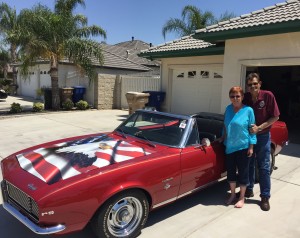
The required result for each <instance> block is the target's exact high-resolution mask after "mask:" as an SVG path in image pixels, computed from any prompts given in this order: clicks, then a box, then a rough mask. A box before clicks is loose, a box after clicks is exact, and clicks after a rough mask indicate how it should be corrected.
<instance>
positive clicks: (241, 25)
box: [140, 0, 300, 58]
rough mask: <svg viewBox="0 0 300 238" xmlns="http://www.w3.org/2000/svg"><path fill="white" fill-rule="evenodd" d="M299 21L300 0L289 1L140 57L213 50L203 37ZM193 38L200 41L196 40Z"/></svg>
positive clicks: (182, 39) (210, 28) (233, 19)
mask: <svg viewBox="0 0 300 238" xmlns="http://www.w3.org/2000/svg"><path fill="white" fill-rule="evenodd" d="M297 20H300V0H288V1H286V2H283V3H278V4H276V5H274V6H270V7H266V8H263V9H261V10H258V11H253V12H251V13H249V14H244V15H241V16H240V17H235V18H232V19H230V20H228V21H223V22H219V23H218V24H215V25H211V26H208V27H206V28H203V29H199V30H196V31H195V34H192V35H189V36H185V37H182V38H180V39H177V40H174V41H171V42H166V43H165V44H161V45H157V46H155V47H151V48H149V50H143V51H142V52H141V54H140V55H141V56H144V57H148V56H151V55H152V54H153V55H156V56H157V55H158V54H167V53H168V52H184V51H186V50H191V49H198V50H199V49H204V48H208V47H211V48H212V47H214V46H215V45H214V44H211V43H208V42H206V41H203V40H201V37H203V39H205V35H206V34H208V33H216V32H220V33H221V32H226V31H230V30H236V29H245V28H251V27H255V26H257V27H259V26H263V25H270V24H275V23H281V22H288V21H297ZM193 37H195V38H199V39H194V38H193ZM215 48H216V47H215ZM158 58H159V57H158Z"/></svg>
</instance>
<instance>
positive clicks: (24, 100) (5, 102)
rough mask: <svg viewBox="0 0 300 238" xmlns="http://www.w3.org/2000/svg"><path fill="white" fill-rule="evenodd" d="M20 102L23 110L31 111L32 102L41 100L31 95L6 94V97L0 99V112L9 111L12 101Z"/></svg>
mask: <svg viewBox="0 0 300 238" xmlns="http://www.w3.org/2000/svg"><path fill="white" fill-rule="evenodd" d="M14 102H15V103H20V105H21V107H22V108H23V111H32V105H33V103H34V102H42V101H41V100H36V99H34V98H32V97H24V96H8V97H7V98H6V99H0V114H5V113H7V112H9V110H10V106H11V104H12V103H14Z"/></svg>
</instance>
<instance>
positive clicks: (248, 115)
mask: <svg viewBox="0 0 300 238" xmlns="http://www.w3.org/2000/svg"><path fill="white" fill-rule="evenodd" d="M229 98H230V100H231V104H230V105H228V106H227V107H226V110H225V116H224V133H223V135H224V145H225V147H226V149H225V154H226V167H227V180H228V182H229V185H230V191H231V194H230V197H229V199H228V200H227V201H226V204H227V205H229V204H232V203H233V202H234V201H235V199H236V195H235V188H236V182H237V181H238V183H239V186H240V197H239V199H238V201H237V202H236V203H235V207H236V208H242V207H243V205H244V202H245V198H244V196H245V191H246V187H247V185H248V184H249V164H250V159H251V157H252V154H253V145H254V144H256V135H255V134H250V133H249V128H251V126H252V124H255V117H254V112H253V109H252V108H251V107H248V106H245V105H243V103H242V100H243V98H244V92H243V89H242V88H241V87H232V88H231V89H230V90H229ZM236 171H238V174H237V173H236Z"/></svg>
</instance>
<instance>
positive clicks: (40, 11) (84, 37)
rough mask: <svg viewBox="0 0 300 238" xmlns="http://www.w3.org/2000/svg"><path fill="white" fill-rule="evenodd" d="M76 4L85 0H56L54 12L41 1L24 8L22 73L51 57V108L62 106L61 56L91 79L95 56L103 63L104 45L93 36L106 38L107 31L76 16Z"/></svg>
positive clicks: (82, 3)
mask: <svg viewBox="0 0 300 238" xmlns="http://www.w3.org/2000/svg"><path fill="white" fill-rule="evenodd" d="M77 5H81V6H83V7H84V6H85V1H84V0H56V1H55V8H54V11H51V10H50V9H49V8H48V7H47V6H43V5H41V4H38V5H36V6H35V7H33V8H32V9H30V10H28V9H27V10H23V11H22V12H21V13H20V15H21V16H22V26H23V29H24V32H23V38H22V43H21V45H22V48H21V50H22V66H21V73H22V75H27V74H28V72H29V67H30V66H32V65H33V64H34V63H36V62H37V60H41V59H43V60H49V62H50V77H51V87H52V109H54V110H58V109H59V108H60V101H59V87H58V67H59V62H60V60H61V59H66V58H67V59H69V60H70V61H71V62H73V63H74V64H75V65H77V66H78V67H80V68H81V69H82V72H84V73H85V74H86V75H87V76H88V77H89V79H90V80H93V79H95V78H96V71H95V68H94V67H93V66H92V58H95V59H97V60H98V61H99V62H100V64H102V62H103V55H102V50H101V46H100V44H99V43H98V42H96V41H94V40H91V39H90V38H89V37H90V36H102V37H104V38H106V32H105V31H104V30H103V29H102V28H101V27H99V26H96V25H92V26H88V25H87V18H86V17H85V16H83V15H79V14H77V15H74V14H73V11H74V9H75V8H76V7H77Z"/></svg>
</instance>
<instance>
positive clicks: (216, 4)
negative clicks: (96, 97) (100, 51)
mask: <svg viewBox="0 0 300 238" xmlns="http://www.w3.org/2000/svg"><path fill="white" fill-rule="evenodd" d="M2 2H5V3H7V4H8V5H10V6H11V7H15V8H16V10H17V12H19V11H20V10H21V9H23V8H31V7H32V6H33V5H35V4H36V3H38V2H40V3H42V4H44V5H47V6H49V7H51V8H53V6H54V0H26V1H24V0H2ZM282 2H284V0H148V1H146V0H86V1H85V3H86V8H85V9H83V8H78V9H76V12H77V13H81V14H83V15H85V16H87V17H88V24H89V25H92V24H95V25H99V26H101V27H102V28H103V29H104V30H106V32H107V39H106V42H107V43H108V44H116V43H119V42H123V41H128V40H131V38H132V37H134V38H135V39H136V40H142V41H145V42H147V43H152V44H153V45H158V44H163V43H165V42H168V41H171V40H174V39H178V38H179V36H177V35H175V34H167V36H166V39H164V38H163V36H162V33H161V30H162V27H163V25H164V24H165V23H166V21H167V20H169V19H170V18H181V11H182V9H183V7H184V6H186V5H194V6H197V7H198V8H200V9H201V11H212V12H213V14H214V15H215V16H216V17H220V15H221V14H222V13H224V12H225V11H228V12H230V13H231V12H232V13H234V14H235V15H236V16H240V15H242V14H246V13H250V12H252V11H255V10H259V9H262V8H264V7H268V6H272V5H274V4H276V3H282ZM97 40H99V41H102V40H103V38H101V39H97Z"/></svg>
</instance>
